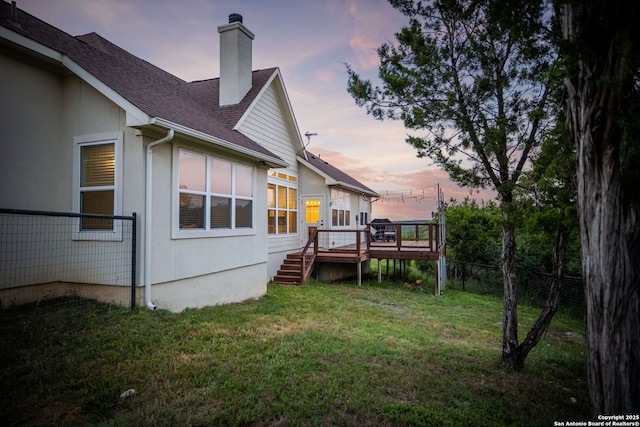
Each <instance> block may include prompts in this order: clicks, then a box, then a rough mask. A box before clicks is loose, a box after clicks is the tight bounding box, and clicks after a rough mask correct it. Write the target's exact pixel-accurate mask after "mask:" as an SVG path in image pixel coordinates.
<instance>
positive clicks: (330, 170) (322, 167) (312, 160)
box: [298, 151, 380, 197]
mask: <svg viewBox="0 0 640 427" xmlns="http://www.w3.org/2000/svg"><path fill="white" fill-rule="evenodd" d="M306 155H307V160H305V159H303V158H301V157H298V161H300V162H301V163H302V164H304V165H305V166H307V167H309V168H310V169H312V170H314V171H315V172H316V173H318V174H320V175H321V176H323V177H324V178H325V181H327V185H335V186H340V187H344V188H347V189H349V190H352V191H356V192H362V193H365V194H366V195H367V196H371V197H380V195H379V194H378V193H376V192H375V191H373V190H372V189H370V188H369V187H367V186H366V185H364V184H362V183H361V182H360V181H358V180H357V179H355V178H353V177H352V176H350V175H348V174H346V173H344V172H343V171H341V170H340V169H338V168H336V167H335V166H332V165H331V164H329V162H326V161H324V160H322V159H321V158H320V157H318V156H316V155H315V154H313V153H310V152H309V151H306Z"/></svg>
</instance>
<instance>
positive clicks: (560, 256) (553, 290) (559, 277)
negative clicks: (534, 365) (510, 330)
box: [519, 219, 569, 360]
mask: <svg viewBox="0 0 640 427" xmlns="http://www.w3.org/2000/svg"><path fill="white" fill-rule="evenodd" d="M560 221H561V222H560V224H559V225H558V235H557V239H556V246H555V248H554V251H553V271H552V275H551V277H552V279H551V286H550V288H549V295H548V296H547V301H546V303H545V305H544V309H543V310H542V312H541V313H540V315H539V316H538V319H537V320H536V323H535V324H534V325H533V326H532V327H531V329H530V330H529V333H528V334H527V337H526V338H525V339H524V341H523V342H522V344H520V348H519V351H520V354H521V355H522V359H523V360H524V359H525V358H526V357H527V355H528V354H529V352H530V351H531V349H532V348H533V347H535V346H536V345H537V344H538V342H539V341H540V338H542V336H543V335H544V334H545V332H547V329H548V328H549V324H550V323H551V319H553V316H554V315H555V314H556V311H557V310H558V304H559V302H560V291H561V290H562V282H563V281H564V273H565V268H566V259H567V245H568V244H569V229H568V228H567V227H566V226H565V225H564V224H563V223H562V219H561V220H560Z"/></svg>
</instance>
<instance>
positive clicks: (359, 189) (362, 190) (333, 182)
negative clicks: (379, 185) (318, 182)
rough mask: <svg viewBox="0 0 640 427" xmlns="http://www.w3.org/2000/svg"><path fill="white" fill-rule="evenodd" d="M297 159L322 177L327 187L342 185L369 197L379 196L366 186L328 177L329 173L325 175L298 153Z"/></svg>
mask: <svg viewBox="0 0 640 427" xmlns="http://www.w3.org/2000/svg"><path fill="white" fill-rule="evenodd" d="M298 161H299V162H300V163H302V164H303V165H305V166H306V167H308V168H309V169H311V170H312V171H314V172H315V173H317V174H318V175H320V176H321V177H323V178H324V183H325V185H326V186H327V187H336V186H338V187H342V188H346V189H349V190H351V191H354V192H356V193H362V194H366V195H367V196H370V197H380V195H379V194H378V193H376V192H375V191H371V190H369V189H366V188H362V187H358V186H355V185H352V184H347V183H345V182H343V181H337V180H336V179H334V178H332V177H330V176H329V175H327V174H326V173H325V172H323V171H322V170H320V169H318V168H317V167H316V166H314V165H313V164H311V162H309V161H308V160H306V159H305V158H303V157H302V156H300V155H298Z"/></svg>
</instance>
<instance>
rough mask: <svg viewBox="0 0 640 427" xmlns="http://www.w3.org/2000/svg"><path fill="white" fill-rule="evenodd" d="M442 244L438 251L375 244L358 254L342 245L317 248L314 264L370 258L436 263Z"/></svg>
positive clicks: (411, 245)
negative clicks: (331, 247)
mask: <svg viewBox="0 0 640 427" xmlns="http://www.w3.org/2000/svg"><path fill="white" fill-rule="evenodd" d="M444 250H445V247H444V244H443V245H441V247H440V248H439V249H435V248H433V247H431V246H428V245H425V244H424V243H422V242H411V241H409V242H402V244H401V245H398V244H397V243H396V242H377V243H374V244H373V245H369V246H368V247H364V248H363V249H362V250H361V251H360V252H358V251H357V249H356V245H355V244H351V245H344V246H340V247H336V248H333V249H323V248H318V252H317V256H316V262H337V263H352V264H355V263H358V262H363V261H367V260H369V259H372V258H376V259H407V260H427V261H437V260H438V259H439V258H440V257H441V256H442V254H443V253H444Z"/></svg>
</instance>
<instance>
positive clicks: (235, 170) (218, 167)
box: [178, 148, 254, 230]
mask: <svg viewBox="0 0 640 427" xmlns="http://www.w3.org/2000/svg"><path fill="white" fill-rule="evenodd" d="M178 169H179V172H178V175H179V178H178V181H179V182H178V186H179V189H178V192H179V199H180V207H179V214H178V217H179V220H178V222H179V228H180V229H181V230H221V229H226V230H237V229H243V228H252V227H253V196H254V194H253V182H254V176H253V173H254V172H253V167H251V166H247V165H242V164H239V163H234V162H230V161H228V160H223V159H219V158H216V157H212V156H207V155H205V154H201V153H196V152H193V151H189V150H185V149H182V148H180V149H179V150H178Z"/></svg>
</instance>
